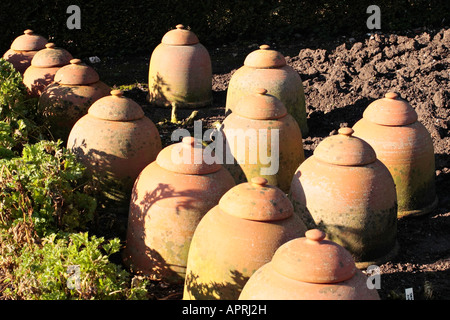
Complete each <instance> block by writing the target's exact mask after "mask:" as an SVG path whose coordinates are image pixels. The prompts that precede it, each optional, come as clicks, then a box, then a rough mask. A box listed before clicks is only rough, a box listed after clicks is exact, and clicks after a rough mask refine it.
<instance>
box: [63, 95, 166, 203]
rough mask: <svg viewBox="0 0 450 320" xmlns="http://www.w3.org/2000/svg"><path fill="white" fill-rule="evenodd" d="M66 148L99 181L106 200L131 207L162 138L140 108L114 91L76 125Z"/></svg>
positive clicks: (98, 102) (99, 101) (100, 100)
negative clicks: (134, 190) (138, 181)
mask: <svg viewBox="0 0 450 320" xmlns="http://www.w3.org/2000/svg"><path fill="white" fill-rule="evenodd" d="M67 148H68V149H70V150H72V151H73V152H74V153H75V155H76V156H77V158H78V159H79V160H80V161H81V162H82V163H83V164H84V165H85V166H86V167H87V169H88V170H89V171H90V172H91V173H92V175H93V177H94V179H96V181H98V183H99V186H100V189H101V191H102V193H103V195H104V196H105V199H103V200H105V201H113V203H115V204H120V205H122V204H124V205H129V201H130V196H131V190H132V187H133V183H134V182H135V180H136V178H137V176H138V175H139V173H140V172H141V171H142V169H143V168H145V166H146V165H148V164H149V163H151V162H152V161H154V160H155V159H156V156H157V155H158V153H159V151H160V150H161V138H160V135H159V132H158V129H157V128H156V126H155V124H154V123H153V122H152V121H151V120H150V119H149V118H147V117H146V116H145V115H144V111H143V110H142V108H141V106H139V105H138V104H137V103H136V102H134V101H133V100H131V99H129V98H126V97H124V96H123V92H122V91H120V90H113V91H111V95H109V96H106V97H103V98H100V99H99V100H97V101H96V102H94V104H92V106H91V107H90V108H89V110H88V113H87V114H86V115H84V116H83V117H82V118H80V119H79V120H78V121H77V122H76V123H75V125H74V126H73V128H72V130H71V132H70V134H69V137H68V142H67Z"/></svg>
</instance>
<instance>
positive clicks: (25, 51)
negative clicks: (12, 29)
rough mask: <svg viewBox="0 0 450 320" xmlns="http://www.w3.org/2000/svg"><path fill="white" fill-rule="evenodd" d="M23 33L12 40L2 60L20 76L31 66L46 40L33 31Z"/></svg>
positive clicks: (28, 30)
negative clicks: (9, 64)
mask: <svg viewBox="0 0 450 320" xmlns="http://www.w3.org/2000/svg"><path fill="white" fill-rule="evenodd" d="M23 33H24V34H23V35H21V36H18V37H17V38H16V39H14V41H13V42H12V44H11V48H10V49H9V50H8V51H6V52H5V54H4V55H3V59H5V60H6V61H9V62H10V63H11V64H12V65H13V66H14V68H15V69H16V70H17V71H19V72H20V73H21V74H22V75H23V73H24V72H25V70H26V69H27V68H28V67H29V66H30V65H31V60H32V59H33V57H34V55H35V54H36V53H37V52H38V51H39V50H42V49H44V48H45V45H46V44H47V39H46V38H44V37H43V36H40V35H38V34H35V33H34V32H33V30H30V29H27V30H25V31H24V32H23Z"/></svg>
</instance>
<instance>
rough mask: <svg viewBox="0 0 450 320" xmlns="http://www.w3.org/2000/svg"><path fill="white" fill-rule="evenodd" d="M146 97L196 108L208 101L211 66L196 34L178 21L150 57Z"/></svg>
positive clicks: (166, 104)
mask: <svg viewBox="0 0 450 320" xmlns="http://www.w3.org/2000/svg"><path fill="white" fill-rule="evenodd" d="M148 88H149V96H148V97H149V100H150V102H153V103H155V104H156V105H158V106H169V105H171V104H172V103H176V105H177V106H179V107H185V108H198V107H203V106H206V105H210V104H211V103H212V66H211V58H210V56H209V53H208V51H207V49H206V48H205V47H204V46H203V45H202V44H201V43H200V42H199V39H198V38H197V36H196V35H195V34H194V33H193V32H192V31H190V30H187V29H185V28H184V26H183V25H181V24H179V25H177V26H176V29H173V30H171V31H169V32H167V33H166V34H165V35H164V37H163V38H162V40H161V43H160V44H159V45H158V46H157V47H156V48H155V50H154V51H153V53H152V56H151V58H150V67H149V77H148Z"/></svg>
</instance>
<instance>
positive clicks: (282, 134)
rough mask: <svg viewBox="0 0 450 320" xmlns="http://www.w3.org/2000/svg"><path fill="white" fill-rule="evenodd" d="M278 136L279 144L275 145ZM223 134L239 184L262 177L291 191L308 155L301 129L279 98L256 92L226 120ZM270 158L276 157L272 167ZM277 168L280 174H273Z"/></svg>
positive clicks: (227, 166) (265, 92) (228, 163)
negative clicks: (299, 167)
mask: <svg viewBox="0 0 450 320" xmlns="http://www.w3.org/2000/svg"><path fill="white" fill-rule="evenodd" d="M276 132H278V135H279V136H278V140H277V139H274V140H273V141H272V136H274V134H276ZM223 133H224V141H225V145H226V146H225V148H224V149H225V150H226V152H227V153H229V154H231V155H232V158H233V159H234V163H230V161H229V160H227V159H224V160H223V163H224V166H225V167H226V168H227V169H228V170H229V171H230V172H231V174H232V175H233V177H234V179H235V181H236V183H241V182H245V181H250V180H251V179H252V178H253V177H257V176H262V177H264V178H266V179H267V180H268V181H269V184H271V185H275V186H278V187H279V188H280V189H281V190H283V191H284V192H285V193H287V192H288V191H289V188H290V184H291V181H292V177H293V175H294V172H295V170H296V169H297V168H298V166H299V165H300V164H301V163H302V162H303V161H304V159H305V155H304V150H303V143H302V134H301V131H300V128H299V127H298V124H297V123H296V121H295V120H294V118H293V117H292V116H291V115H290V114H289V113H287V110H286V108H285V106H284V104H283V103H282V102H281V101H280V100H279V99H278V98H276V97H274V96H273V95H271V94H269V93H268V92H267V90H266V89H262V88H259V89H255V90H253V93H250V94H248V95H247V96H245V97H243V98H242V99H241V101H239V103H238V104H237V105H236V108H235V111H234V112H233V113H231V114H230V115H228V116H227V117H226V118H225V120H224V121H223ZM274 137H276V135H275V136H274ZM244 148H245V149H244ZM228 150H229V151H228ZM226 156H228V155H226ZM266 156H267V157H269V158H270V157H271V156H272V160H271V161H270V163H268V162H269V160H268V159H265V158H266ZM233 159H231V160H233ZM275 162H277V163H276V164H275ZM274 166H277V167H278V169H277V171H276V172H272V170H269V169H270V168H274ZM264 170H265V171H266V173H265V172H264Z"/></svg>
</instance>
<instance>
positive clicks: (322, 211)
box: [289, 128, 398, 268]
mask: <svg viewBox="0 0 450 320" xmlns="http://www.w3.org/2000/svg"><path fill="white" fill-rule="evenodd" d="M338 132H339V134H337V135H333V136H330V137H327V138H325V139H324V140H323V141H322V142H321V143H319V145H318V146H317V147H316V149H315V150H314V153H313V155H312V156H311V157H309V158H308V159H306V160H305V161H304V162H303V163H302V164H301V165H300V167H299V168H298V170H297V171H296V173H295V175H294V178H293V179H292V185H291V190H290V195H289V196H290V199H291V201H292V202H293V205H294V208H295V212H296V214H298V215H299V216H300V217H301V218H302V220H303V221H304V222H305V223H306V225H307V226H308V228H319V229H321V230H323V231H325V232H326V233H327V236H328V237H329V239H330V240H332V241H335V242H337V243H338V244H340V245H342V246H343V247H344V248H346V249H347V250H348V251H350V253H351V254H352V255H353V257H354V259H355V261H356V264H357V266H358V267H360V268H366V267H367V266H369V265H371V264H380V263H384V262H386V261H387V260H389V259H390V258H392V257H393V256H394V255H395V254H396V253H397V250H398V247H397V240H396V239H397V196H396V191H395V185H394V180H393V179H392V176H391V174H390V172H389V170H388V169H387V168H386V166H385V165H384V164H383V163H382V162H381V161H380V160H378V159H377V157H376V154H375V151H374V150H373V148H372V147H371V146H370V145H369V144H368V143H367V142H365V141H364V140H362V139H360V138H356V137H354V136H353V130H352V129H351V128H341V129H339V131H338Z"/></svg>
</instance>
